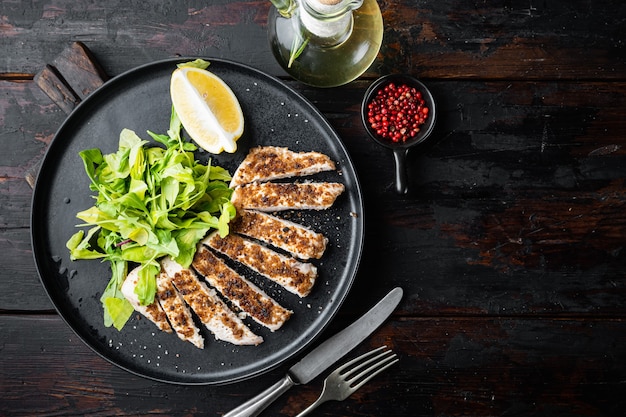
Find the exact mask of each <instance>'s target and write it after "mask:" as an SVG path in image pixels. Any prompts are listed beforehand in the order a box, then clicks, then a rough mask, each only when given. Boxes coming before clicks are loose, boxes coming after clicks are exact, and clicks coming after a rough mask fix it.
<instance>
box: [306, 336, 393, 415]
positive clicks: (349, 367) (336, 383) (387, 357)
mask: <svg viewBox="0 0 626 417" xmlns="http://www.w3.org/2000/svg"><path fill="white" fill-rule="evenodd" d="M386 348H387V346H381V347H379V348H377V349H374V350H371V351H369V352H367V353H365V354H363V355H361V356H359V357H357V358H354V359H352V360H351V361H350V362H348V363H346V364H344V365H342V366H340V367H339V368H337V369H336V370H335V371H333V372H332V373H331V374H330V375H328V377H327V378H326V379H325V380H324V388H323V389H322V394H321V395H320V396H319V398H318V399H317V400H315V402H314V403H313V404H311V405H310V406H308V407H307V408H306V409H305V410H304V411H302V412H301V413H300V414H298V415H297V416H296V417H304V416H306V415H307V414H309V413H310V412H311V411H313V410H314V409H316V408H317V406H318V405H320V404H322V403H324V402H326V401H329V400H335V401H343V400H345V399H346V398H348V397H349V396H350V395H351V394H353V393H354V392H355V391H356V390H358V389H359V388H361V387H362V386H363V385H365V383H366V382H368V381H369V380H370V379H372V378H373V377H374V376H376V375H378V374H379V373H381V372H382V371H384V370H385V369H387V368H389V367H390V366H391V365H393V364H394V363H396V362H398V360H399V359H398V355H396V354H395V353H393V352H392V351H391V350H386V351H384V352H382V353H378V352H380V351H381V350H383V349H386ZM376 353H378V354H377V355H376ZM361 361H363V362H362V363H359V364H358V365H355V364H357V362H361ZM372 363H373V364H372ZM370 364H372V365H370ZM353 365H354V366H353ZM368 365H370V366H368ZM365 367H367V368H366V369H363V368H365ZM361 369H363V370H362V371H361ZM359 371H360V372H359ZM355 374H356V375H355Z"/></svg>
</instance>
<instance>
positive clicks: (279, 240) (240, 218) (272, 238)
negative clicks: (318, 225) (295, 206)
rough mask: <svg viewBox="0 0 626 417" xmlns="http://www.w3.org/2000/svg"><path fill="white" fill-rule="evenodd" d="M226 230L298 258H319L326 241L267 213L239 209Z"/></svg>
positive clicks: (307, 229) (305, 229) (324, 248)
mask: <svg viewBox="0 0 626 417" xmlns="http://www.w3.org/2000/svg"><path fill="white" fill-rule="evenodd" d="M230 230H231V231H232V232H235V233H239V234H242V235H245V236H248V237H251V238H253V239H257V240H260V241H262V242H265V243H267V244H269V245H272V246H275V247H277V248H280V249H282V250H284V251H287V252H289V253H291V254H292V255H293V256H296V257H298V258H300V259H303V260H307V259H311V258H313V259H320V258H321V257H322V255H323V254H324V251H325V250H326V244H327V243H328V239H327V238H326V237H325V236H324V235H323V234H321V233H317V232H314V231H313V230H311V229H309V228H308V227H305V226H302V225H300V224H298V223H294V222H291V221H288V220H285V219H281V218H279V217H276V216H272V215H270V214H267V213H261V212H259V211H254V210H245V209H243V210H239V211H238V213H237V217H235V219H233V220H232V221H231V223H230Z"/></svg>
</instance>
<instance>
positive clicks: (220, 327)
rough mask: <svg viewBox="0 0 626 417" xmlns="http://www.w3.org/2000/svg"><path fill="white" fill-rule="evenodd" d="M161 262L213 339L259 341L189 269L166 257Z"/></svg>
mask: <svg viewBox="0 0 626 417" xmlns="http://www.w3.org/2000/svg"><path fill="white" fill-rule="evenodd" d="M161 265H162V266H163V268H164V269H165V271H166V272H167V274H168V275H169V276H170V278H171V279H172V283H173V284H174V286H175V287H176V289H177V290H178V292H179V293H180V294H181V295H182V296H183V299H184V300H185V302H186V303H187V304H189V307H191V309H192V310H193V311H194V312H195V313H196V315H197V316H198V318H199V319H200V321H201V322H202V323H203V324H204V325H205V326H206V328H207V329H209V330H210V331H211V332H212V333H213V335H214V336H215V338H216V339H218V340H224V341H226V342H230V343H233V344H235V345H258V344H260V343H262V342H263V338H262V337H261V336H257V335H256V334H254V333H253V332H252V330H250V329H249V328H248V326H246V325H245V324H244V323H243V322H242V321H241V319H240V318H239V317H238V316H237V315H236V314H235V313H234V312H233V311H232V310H231V309H229V308H228V306H227V305H226V303H224V302H223V301H222V300H221V299H220V298H219V296H218V295H217V294H216V293H215V290H212V289H209V288H208V287H207V285H206V284H205V283H204V282H201V281H200V280H199V279H198V277H197V275H196V273H195V272H194V271H193V270H191V269H188V268H183V267H182V266H181V265H180V264H179V263H177V262H175V261H174V260H173V259H172V258H170V257H169V256H168V257H165V258H164V259H163V260H162V261H161Z"/></svg>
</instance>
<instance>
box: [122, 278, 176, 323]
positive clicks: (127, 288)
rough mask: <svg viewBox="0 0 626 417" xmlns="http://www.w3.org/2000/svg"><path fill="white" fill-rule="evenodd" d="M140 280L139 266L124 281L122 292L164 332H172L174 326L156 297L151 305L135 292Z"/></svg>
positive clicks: (136, 309) (134, 306) (137, 309)
mask: <svg viewBox="0 0 626 417" xmlns="http://www.w3.org/2000/svg"><path fill="white" fill-rule="evenodd" d="M138 282H139V267H136V268H134V269H132V270H131V271H130V272H129V273H128V275H127V276H126V279H125V280H124V283H123V284H122V294H124V297H125V298H126V300H128V302H129V303H130V304H131V305H132V306H133V308H134V309H135V311H137V312H138V313H141V314H142V315H144V316H145V317H146V318H147V319H148V320H150V321H151V322H153V323H154V324H156V326H157V327H158V328H159V329H160V330H163V331H164V332H167V333H171V332H172V328H171V326H170V324H169V323H168V321H167V316H166V315H165V312H164V311H163V309H162V308H161V305H160V304H159V302H158V301H157V299H156V298H155V299H154V301H153V302H152V303H151V304H150V305H142V304H141V303H140V302H139V297H138V296H137V294H135V287H136V286H137V283H138Z"/></svg>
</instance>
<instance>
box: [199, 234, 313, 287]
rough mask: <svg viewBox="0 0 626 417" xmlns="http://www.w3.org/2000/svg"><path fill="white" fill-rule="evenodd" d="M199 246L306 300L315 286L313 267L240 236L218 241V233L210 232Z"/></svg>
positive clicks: (229, 236) (219, 238)
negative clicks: (216, 252) (219, 254)
mask: <svg viewBox="0 0 626 417" xmlns="http://www.w3.org/2000/svg"><path fill="white" fill-rule="evenodd" d="M202 243H203V244H205V245H207V246H209V247H210V248H213V249H215V250H216V251H218V252H220V253H222V254H224V255H226V256H228V257H229V258H231V259H233V260H235V261H237V262H240V263H242V264H244V265H246V266H247V267H249V268H250V269H252V270H254V271H256V272H258V273H259V274H261V275H263V276H265V277H267V278H269V279H270V280H272V281H274V282H276V283H278V284H280V285H281V286H282V287H284V288H285V289H286V290H288V291H290V292H292V293H294V294H297V295H298V296H300V297H306V296H307V295H308V294H309V293H310V292H311V289H312V288H313V285H314V284H315V280H316V278H317V268H316V267H315V265H312V264H310V263H306V262H300V261H298V260H297V259H294V258H292V257H289V256H285V255H282V254H280V253H278V252H275V251H273V250H272V249H270V248H268V247H265V246H263V245H261V244H259V243H257V242H254V241H252V240H250V239H246V238H244V237H242V236H239V235H235V234H229V235H227V236H226V237H224V238H221V237H220V236H219V234H217V233H213V234H211V235H209V236H207V237H206V238H204V239H203V240H202Z"/></svg>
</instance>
